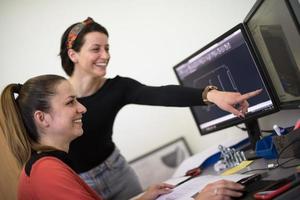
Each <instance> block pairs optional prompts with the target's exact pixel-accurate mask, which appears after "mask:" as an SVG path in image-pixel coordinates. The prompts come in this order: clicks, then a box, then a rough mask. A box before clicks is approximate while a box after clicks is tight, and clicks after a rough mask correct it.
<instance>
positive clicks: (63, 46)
mask: <svg viewBox="0 0 300 200" xmlns="http://www.w3.org/2000/svg"><path fill="white" fill-rule="evenodd" d="M79 23H81V22H79ZM79 23H75V24H73V25H71V26H70V27H69V28H68V29H67V30H66V31H65V32H64V34H63V35H62V37H61V42H60V52H59V55H60V58H61V65H62V67H63V69H64V71H65V72H66V74H67V75H68V76H71V75H72V74H73V71H74V63H73V62H72V60H71V59H70V58H69V56H68V47H67V42H68V36H69V33H70V31H71V30H72V28H73V27H74V26H76V25H77V24H79ZM90 32H100V33H103V34H105V35H106V36H107V37H109V34H108V31H107V30H106V28H105V27H104V26H102V25H100V24H98V23H97V22H95V21H92V22H91V23H89V24H86V25H85V26H84V27H83V29H82V30H81V31H80V32H79V34H78V35H77V37H76V39H75V40H74V42H73V45H72V49H73V50H75V51H76V52H79V51H80V49H81V47H82V45H83V44H84V42H85V41H84V36H85V35H86V34H88V33H90Z"/></svg>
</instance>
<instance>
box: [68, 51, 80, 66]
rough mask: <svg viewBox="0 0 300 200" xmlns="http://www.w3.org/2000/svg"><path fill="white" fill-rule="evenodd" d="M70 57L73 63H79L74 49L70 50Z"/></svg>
mask: <svg viewBox="0 0 300 200" xmlns="http://www.w3.org/2000/svg"><path fill="white" fill-rule="evenodd" d="M68 56H69V58H70V59H71V60H72V62H73V63H77V61H78V59H77V52H76V51H74V49H68Z"/></svg>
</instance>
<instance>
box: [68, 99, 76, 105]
mask: <svg viewBox="0 0 300 200" xmlns="http://www.w3.org/2000/svg"><path fill="white" fill-rule="evenodd" d="M74 103H75V100H72V101H68V102H67V105H73V104H74Z"/></svg>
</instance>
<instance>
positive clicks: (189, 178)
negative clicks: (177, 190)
mask: <svg viewBox="0 0 300 200" xmlns="http://www.w3.org/2000/svg"><path fill="white" fill-rule="evenodd" d="M194 177H195V176H190V177H188V178H187V179H185V180H183V181H180V182H179V183H177V184H176V185H175V187H177V186H179V185H181V184H183V183H185V182H187V181H189V180H191V179H192V178H194Z"/></svg>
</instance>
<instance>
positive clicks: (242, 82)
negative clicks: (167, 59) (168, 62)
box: [174, 24, 278, 148]
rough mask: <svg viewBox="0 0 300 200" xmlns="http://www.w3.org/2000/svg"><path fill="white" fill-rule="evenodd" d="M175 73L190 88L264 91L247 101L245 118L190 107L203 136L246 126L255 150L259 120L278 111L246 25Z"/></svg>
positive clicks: (213, 107) (210, 107)
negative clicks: (232, 127)
mask: <svg viewBox="0 0 300 200" xmlns="http://www.w3.org/2000/svg"><path fill="white" fill-rule="evenodd" d="M174 71H175V74H176V76H177V78H178V80H179V82H180V84H181V85H183V86H187V87H193V88H204V87H206V86H207V85H215V86H217V87H218V88H219V89H220V90H223V91H232V92H240V93H241V94H244V93H247V92H251V91H254V90H257V89H260V88H262V89H263V92H262V93H261V94H260V95H258V96H256V97H253V98H251V99H249V100H248V103H249V104H250V105H249V109H248V113H247V114H246V116H245V118H239V117H236V116H234V115H233V114H230V113H228V112H226V111H223V110H221V109H220V108H218V107H217V106H216V105H208V106H194V107H191V111H192V114H193V116H194V119H195V121H196V124H197V127H198V128H199V131H200V134H201V135H205V134H208V133H211V132H214V131H218V130H221V129H224V128H227V127H230V126H233V125H236V124H240V123H245V124H246V127H247V129H248V134H249V138H250V141H251V145H252V148H254V145H255V142H256V141H257V140H258V139H259V136H260V130H259V126H258V123H257V118H259V117H262V116H265V115H268V114H270V113H273V112H275V111H277V110H278V109H277V104H276V101H275V100H274V97H273V93H272V91H271V89H270V87H269V86H268V84H267V81H266V80H265V76H264V75H263V73H262V72H261V66H260V65H259V63H258V62H257V59H256V56H255V54H254V53H253V50H252V47H251V46H250V43H249V40H248V38H247V34H246V32H245V29H244V27H243V24H238V25H237V26H235V27H234V28H232V29H231V30H229V31H228V32H226V33H224V34H223V35H222V36H220V37H219V38H217V39H215V40H214V41H212V42H211V43H209V44H208V45H206V46H205V47H203V48H202V49H200V50H198V51H197V52H195V53H194V54H192V55H191V56H189V57H187V58H186V59H184V60H183V61H181V62H180V63H179V64H177V65H176V66H174Z"/></svg>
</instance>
